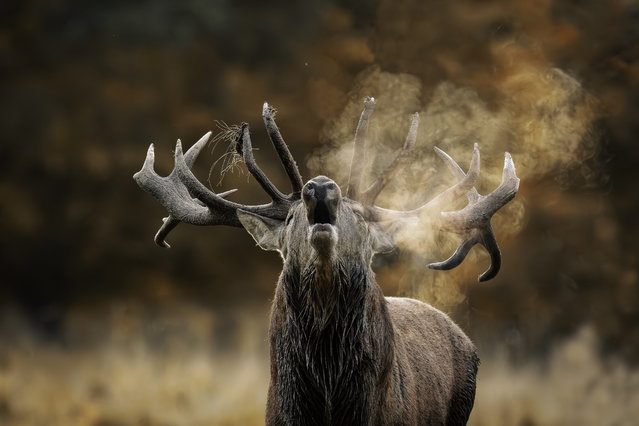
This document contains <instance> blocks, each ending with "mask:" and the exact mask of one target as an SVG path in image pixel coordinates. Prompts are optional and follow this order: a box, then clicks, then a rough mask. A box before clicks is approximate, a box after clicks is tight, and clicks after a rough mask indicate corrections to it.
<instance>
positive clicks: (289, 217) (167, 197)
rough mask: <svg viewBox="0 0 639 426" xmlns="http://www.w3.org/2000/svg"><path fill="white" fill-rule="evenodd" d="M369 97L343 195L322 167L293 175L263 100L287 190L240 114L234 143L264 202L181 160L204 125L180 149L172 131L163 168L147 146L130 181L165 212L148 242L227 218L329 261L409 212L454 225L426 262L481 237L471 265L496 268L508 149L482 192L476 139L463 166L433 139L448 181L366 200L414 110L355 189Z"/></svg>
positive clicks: (512, 184) (515, 183)
mask: <svg viewBox="0 0 639 426" xmlns="http://www.w3.org/2000/svg"><path fill="white" fill-rule="evenodd" d="M374 107H375V100H374V99H373V98H367V99H366V100H365V101H364V110H363V112H362V114H361V117H360V120H359V124H358V126H357V130H356V133H355V142H354V151H353V160H352V163H351V173H350V177H349V182H348V187H347V190H346V196H343V195H342V191H341V189H340V187H339V186H338V185H337V183H335V182H334V181H333V180H331V179H330V178H328V177H326V176H317V177H315V178H313V179H311V180H309V181H308V182H307V183H306V184H303V182H302V178H301V175H300V173H299V170H298V168H297V165H296V164H295V161H294V160H293V158H292V156H291V153H290V151H289V150H288V147H287V146H286V143H285V142H284V140H283V138H282V136H281V134H280V132H279V129H278V127H277V125H276V123H275V120H274V117H273V115H274V111H273V109H272V108H271V107H270V106H269V105H268V104H266V103H265V104H264V108H263V110H262V116H263V119H264V123H265V126H266V129H267V132H268V135H269V137H270V139H271V142H272V143H273V145H274V147H275V149H276V151H277V153H278V156H279V158H280V161H281V162H282V164H283V166H284V170H285V171H286V174H287V175H288V178H289V180H290V183H291V187H292V191H291V193H289V194H288V195H285V194H284V193H282V192H281V191H280V190H278V189H277V188H276V187H275V185H273V183H271V181H270V180H269V179H268V177H267V176H266V175H265V174H264V172H263V171H262V170H261V169H260V168H259V166H258V165H257V164H256V162H255V159H254V157H253V152H252V145H251V139H250V135H249V128H248V125H247V124H242V126H241V127H240V130H239V131H238V134H237V139H236V144H235V148H236V151H237V153H238V154H240V155H241V156H242V158H243V160H244V164H245V165H246V167H247V169H248V170H249V172H250V173H251V174H252V175H253V177H254V178H255V180H256V181H257V182H258V184H259V185H260V186H261V187H262V188H263V189H264V191H265V192H266V193H267V194H268V195H269V197H270V198H271V202H270V203H268V204H263V205H245V204H238V203H235V202H232V201H229V200H227V199H226V197H227V196H228V195H230V194H231V193H232V192H234V190H231V191H227V192H224V193H220V194H217V193H215V192H214V191H212V190H210V189H208V188H207V187H205V186H204V185H203V184H202V183H201V182H200V181H199V180H198V179H197V178H196V177H195V176H194V175H193V173H192V172H191V170H190V168H191V167H192V166H193V163H194V162H195V160H196V159H197V157H198V155H199V153H200V152H201V150H202V148H203V147H204V146H205V145H206V143H207V142H208V140H209V138H210V136H211V133H210V132H209V133H207V134H205V135H204V136H203V137H202V138H201V139H200V140H199V141H198V142H196V143H195V144H194V145H193V146H192V147H191V148H190V149H189V150H188V151H187V152H186V154H184V153H183V152H182V146H181V143H180V141H179V140H178V142H177V145H176V148H175V166H174V169H173V171H172V172H171V173H170V174H169V175H168V176H166V177H161V176H159V175H157V174H156V173H155V171H154V170H153V161H154V148H153V145H151V146H150V147H149V150H148V153H147V157H146V160H145V162H144V165H143V167H142V170H140V171H139V172H137V173H136V174H135V175H134V176H133V177H134V179H135V181H136V182H137V183H138V185H139V186H140V187H141V188H142V189H144V190H145V191H147V192H149V193H150V194H151V195H153V196H154V197H155V198H156V199H157V200H158V201H159V202H160V203H161V204H162V205H163V206H164V207H165V208H166V209H167V211H168V212H169V216H168V217H166V218H164V219H163V221H164V224H163V225H162V227H161V228H160V230H159V231H158V233H157V234H156V236H155V242H156V243H157V244H158V245H160V246H161V247H165V248H168V247H169V245H168V244H167V243H166V242H165V238H166V236H167V234H168V233H169V232H170V231H171V230H172V229H173V228H174V227H175V226H176V225H177V224H179V223H180V222H186V223H190V224H194V225H228V226H236V227H244V228H245V229H246V230H247V231H248V232H249V233H250V234H251V236H252V237H253V238H254V239H255V241H256V242H257V244H258V245H259V246H260V247H262V248H263V249H266V250H277V251H279V252H280V253H281V255H282V257H283V259H284V261H285V262H287V261H289V260H291V259H293V258H294V260H295V261H298V262H303V263H306V264H308V263H309V262H316V263H317V264H318V265H330V264H331V263H333V262H334V261H336V260H339V259H340V258H353V257H355V258H358V259H361V260H362V261H363V262H366V263H369V262H370V259H371V257H372V255H373V254H375V253H379V252H386V251H390V250H392V248H393V247H394V245H393V238H392V236H393V232H392V231H393V230H396V229H398V227H399V228H401V226H402V224H403V223H405V222H408V221H415V220H417V221H418V222H419V221H427V222H428V223H429V224H434V225H435V226H436V227H437V228H440V229H443V230H446V231H451V232H454V233H457V234H460V235H461V239H462V241H461V244H460V245H459V248H458V249H457V250H456V251H455V253H454V254H453V255H452V256H451V257H450V258H449V259H447V260H445V261H443V262H439V263H433V264H430V265H428V267H429V268H431V269H443V270H447V269H452V268H454V267H456V266H458V265H459V264H461V262H462V261H463V260H464V258H465V257H466V255H467V254H468V252H469V251H470V249H471V248H472V247H473V246H474V245H476V244H481V245H483V246H484V247H485V248H486V250H487V251H488V253H489V254H490V257H491V265H490V268H489V269H488V270H487V271H485V272H484V273H483V274H482V275H480V277H479V280H480V281H486V280H489V279H491V278H493V277H495V275H497V273H498V272H499V268H500V265H501V254H500V251H499V247H498V245H497V242H496V239H495V236H494V233H493V230H492V227H491V225H490V219H491V217H492V216H493V215H494V213H495V212H496V211H497V210H499V209H500V208H501V207H502V206H504V205H505V204H506V203H508V202H509V201H510V200H511V199H512V198H513V197H514V196H515V194H516V193H517V190H518V188H519V178H517V176H516V174H515V166H514V164H513V161H512V158H511V156H510V154H508V153H506V155H505V161H504V170H503V175H502V183H501V185H499V187H498V188H497V189H495V190H494V191H493V192H491V193H490V194H487V195H484V196H482V195H480V194H479V193H478V192H477V190H476V189H475V188H474V186H475V183H476V181H477V179H478V177H479V149H478V147H477V144H475V146H474V149H473V153H472V158H471V161H470V167H469V169H468V172H464V171H463V170H462V168H461V167H460V166H459V165H458V164H457V163H456V162H455V160H453V159H452V158H451V157H450V156H448V155H447V154H446V153H445V152H443V151H442V150H440V149H439V148H435V152H436V153H437V154H438V155H439V156H440V157H441V158H442V159H443V160H444V162H445V163H446V165H447V166H448V168H449V169H450V170H451V172H452V173H453V175H454V176H455V177H456V179H457V183H456V184H454V185H453V186H451V187H450V188H448V189H447V190H445V191H444V192H442V193H441V194H439V195H437V196H436V197H435V198H433V199H432V200H430V201H429V202H427V203H425V204H423V205H421V206H418V207H416V208H414V209H412V210H409V211H399V210H391V209H385V208H382V207H378V206H375V205H374V203H375V200H376V198H377V196H378V195H379V194H380V192H381V191H382V190H383V189H384V187H385V186H386V185H387V183H388V182H389V181H390V180H391V179H392V177H393V175H394V174H395V173H396V172H397V170H399V168H400V167H401V166H402V165H403V164H405V163H406V161H407V160H409V159H410V154H411V150H412V149H413V146H414V145H415V141H416V137H417V128H418V125H419V116H418V114H414V115H413V117H412V123H411V126H410V129H409V131H408V135H407V137H406V141H405V143H404V145H403V147H402V149H401V150H400V152H399V153H398V155H397V157H396V158H395V160H394V161H393V162H392V163H391V164H390V165H389V166H388V167H387V168H386V170H384V171H383V172H382V173H381V175H380V176H379V177H378V178H377V179H376V180H375V181H374V182H373V183H372V184H371V185H370V186H368V187H367V188H366V189H365V190H362V175H363V170H362V165H363V164H364V161H363V157H364V155H365V154H366V152H367V151H366V139H367V135H366V134H367V130H368V122H369V120H370V116H371V114H372V112H373V110H374ZM463 196H466V197H467V199H468V204H467V206H466V207H464V208H463V209H461V210H458V211H447V210H448V209H449V208H450V206H451V205H452V203H453V202H454V201H455V200H457V199H459V198H461V197H463Z"/></svg>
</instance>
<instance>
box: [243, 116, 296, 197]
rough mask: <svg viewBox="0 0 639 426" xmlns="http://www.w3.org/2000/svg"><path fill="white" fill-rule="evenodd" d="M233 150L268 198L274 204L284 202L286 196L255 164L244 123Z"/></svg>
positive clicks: (247, 128)
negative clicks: (239, 156)
mask: <svg viewBox="0 0 639 426" xmlns="http://www.w3.org/2000/svg"><path fill="white" fill-rule="evenodd" d="M235 148H236V150H237V152H238V154H240V155H241V156H242V158H243V159H244V164H245V165H246V168H247V169H248V171H249V172H250V173H251V174H252V175H253V177H254V178H255V180H256V181H257V183H259V184H260V186H261V187H262V189H264V191H265V192H266V193H267V194H268V195H269V197H271V199H272V200H273V201H274V202H279V201H282V200H284V199H285V198H286V195H284V194H282V193H281V192H280V190H279V189H277V188H276V187H275V185H273V183H272V182H271V181H270V179H269V178H268V177H267V176H266V174H265V173H264V172H263V171H262V169H260V167H259V166H258V165H257V163H256V162H255V157H254V156H253V145H252V144H251V135H250V133H249V125H248V124H246V123H242V127H241V128H240V131H239V134H238V138H237V141H236V144H235Z"/></svg>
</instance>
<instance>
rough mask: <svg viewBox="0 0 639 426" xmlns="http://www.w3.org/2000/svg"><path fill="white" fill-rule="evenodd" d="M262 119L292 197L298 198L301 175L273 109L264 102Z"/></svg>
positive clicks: (301, 184) (300, 188)
mask: <svg viewBox="0 0 639 426" xmlns="http://www.w3.org/2000/svg"><path fill="white" fill-rule="evenodd" d="M262 118H263V119H264V126H265V127H266V132H267V133H268V136H269V138H270V139H271V143H272V144H273V146H274V147H275V150H276V151H277V155H278V156H279V157H280V161H281V162H282V166H284V171H285V172H286V175H287V176H288V179H289V180H290V182H291V188H292V190H293V195H294V196H296V197H299V194H300V193H301V191H302V186H304V182H302V175H301V174H300V170H299V168H298V167H297V164H296V163H295V159H294V158H293V156H292V155H291V151H290V150H289V149H288V146H287V145H286V142H284V139H283V138H282V135H281V133H280V129H279V128H278V127H277V124H276V123H275V108H273V107H272V106H270V105H269V104H268V103H266V102H264V106H263V107H262Z"/></svg>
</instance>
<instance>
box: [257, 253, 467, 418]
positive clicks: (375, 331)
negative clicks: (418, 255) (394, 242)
mask: <svg viewBox="0 0 639 426" xmlns="http://www.w3.org/2000/svg"><path fill="white" fill-rule="evenodd" d="M289 259H295V256H291V257H289ZM330 266H331V267H330V268H329V267H327V268H321V267H318V266H317V264H313V263H312V262H311V266H306V267H302V266H300V265H298V264H296V263H295V261H294V260H289V261H287V262H286V263H285V265H284V270H283V272H282V275H281V276H280V280H279V283H278V287H277V290H276V294H275V299H274V302H273V309H272V315H271V329H270V345H271V384H270V387H269V395H268V404H267V413H266V424H267V425H451V426H452V425H464V424H466V422H467V420H468V416H469V415H470V411H471V409H472V406H473V401H474V397H475V377H476V373H477V366H478V363H479V360H478V358H477V355H476V353H475V349H474V346H473V344H472V343H471V342H470V340H469V339H468V338H467V337H466V336H465V335H464V333H463V332H462V331H461V330H460V329H459V327H458V326H457V325H455V324H454V323H453V322H452V321H451V320H450V318H448V316H446V315H445V314H444V313H442V312H440V311H438V310H436V309H435V308H433V307H431V306H429V305H427V304H425V303H422V302H419V301H416V300H412V299H403V298H384V296H383V295H382V293H381V290H380V288H379V286H378V285H377V283H376V282H375V278H374V274H373V272H372V270H371V269H370V267H369V266H368V265H367V264H365V263H363V262H362V263H358V262H350V263H349V262H344V261H340V260H337V261H336V263H334V264H332V265H330Z"/></svg>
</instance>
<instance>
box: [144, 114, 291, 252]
mask: <svg viewBox="0 0 639 426" xmlns="http://www.w3.org/2000/svg"><path fill="white" fill-rule="evenodd" d="M273 113H274V110H273V109H272V108H271V107H270V106H269V105H268V104H267V103H264V108H263V110H262V115H263V118H264V123H265V125H266V128H267V131H268V134H269V137H270V139H271V141H272V143H273V145H274V146H275V149H276V151H277V153H278V156H279V158H280V161H281V162H282V165H283V166H284V169H285V171H286V174H287V175H288V177H289V180H290V181H291V186H292V189H293V191H292V192H291V193H290V194H288V195H285V194H283V193H282V192H281V191H279V190H278V189H277V188H276V187H275V185H273V183H272V182H271V181H270V180H269V179H268V177H267V176H266V174H265V173H264V172H263V171H262V169H260V167H259V166H258V165H257V163H256V162H255V158H254V157H253V147H252V144H251V137H250V134H249V127H248V124H246V123H244V124H242V126H241V127H240V130H239V132H238V135H237V139H236V143H235V149H236V151H237V153H238V154H240V155H241V156H242V159H243V160H244V164H245V165H246V167H247V169H248V170H249V172H250V173H251V174H252V175H253V177H255V180H257V182H258V183H259V184H260V186H261V187H262V188H263V189H264V191H265V192H266V193H267V194H268V195H269V197H270V198H271V200H272V201H271V202H270V203H268V204H262V205H246V204H239V203H234V202H232V201H229V200H226V199H225V197H226V196H228V195H229V194H231V193H233V192H235V190H234V189H233V190H230V191H226V192H223V193H220V194H217V193H215V192H214V191H212V190H210V189H208V188H207V187H206V186H204V184H202V182H200V181H199V180H198V179H197V178H196V177H195V175H193V172H192V171H191V168H192V167H193V164H194V163H195V160H196V159H197V157H198V156H199V154H200V152H201V151H202V149H203V148H204V146H206V144H207V143H208V141H209V139H210V137H211V132H208V133H206V134H205V135H204V136H202V137H201V138H200V140H198V141H197V142H196V143H195V144H194V145H193V146H192V147H191V148H190V149H189V150H188V151H187V152H186V154H183V153H182V143H181V142H180V141H179V140H178V141H177V144H176V146H175V165H174V167H173V170H172V171H171V173H170V174H169V175H168V176H165V177H162V176H159V175H158V174H157V173H156V172H155V170H154V168H153V163H154V159H155V150H154V147H153V144H151V145H150V146H149V149H148V151H147V155H146V160H145V161H144V165H143V166H142V169H141V170H140V171H139V172H137V173H136V174H134V175H133V179H135V181H136V182H137V184H138V185H139V186H140V188H142V189H143V190H145V191H146V192H148V193H149V194H151V195H152V196H153V197H155V198H156V199H157V200H158V201H159V202H160V204H162V206H164V208H165V209H166V210H167V211H168V212H169V216H168V217H166V218H164V219H163V222H164V223H163V225H162V226H161V227H160V229H159V230H158V232H157V234H156V235H155V242H156V243H157V244H158V245H159V246H160V247H164V248H168V247H170V246H169V244H168V243H166V241H165V238H166V236H167V235H168V233H169V232H171V230H172V229H173V228H175V227H176V226H177V225H178V224H179V223H180V222H185V223H190V224H192V225H201V226H205V225H209V226H210V225H228V226H235V227H242V223H241V222H240V220H239V219H238V217H237V210H238V209H241V210H244V211H247V212H250V213H255V214H259V215H261V216H264V217H268V218H271V219H277V220H284V219H285V218H286V216H287V214H288V211H289V209H290V207H291V205H292V204H293V202H295V201H296V200H299V198H300V190H301V188H302V177H301V175H300V172H299V169H298V168H297V165H296V164H295V161H294V160H293V157H292V156H291V153H290V151H289V150H288V147H287V146H286V143H284V140H283V139H282V136H281V134H280V132H279V129H278V128H277V125H276V124H275V120H274V117H273Z"/></svg>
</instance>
